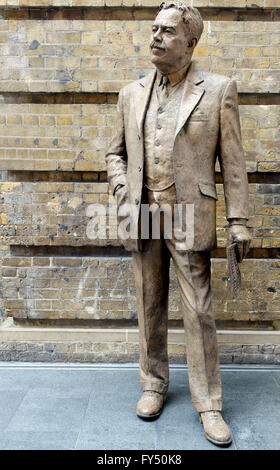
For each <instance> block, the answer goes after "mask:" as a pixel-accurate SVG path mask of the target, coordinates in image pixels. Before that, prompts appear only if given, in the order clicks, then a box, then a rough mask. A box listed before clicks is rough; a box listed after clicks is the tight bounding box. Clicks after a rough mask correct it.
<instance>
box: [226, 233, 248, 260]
mask: <svg viewBox="0 0 280 470" xmlns="http://www.w3.org/2000/svg"><path fill="white" fill-rule="evenodd" d="M228 238H229V243H233V242H237V255H238V258H239V259H238V262H239V263H241V261H242V260H243V259H244V258H245V257H246V256H247V254H248V252H249V247H250V242H251V239H252V237H251V235H250V232H249V230H248V229H247V227H246V226H245V225H231V226H230V227H229V232H228Z"/></svg>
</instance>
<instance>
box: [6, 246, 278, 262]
mask: <svg viewBox="0 0 280 470" xmlns="http://www.w3.org/2000/svg"><path fill="white" fill-rule="evenodd" d="M10 253H11V256H25V257H33V256H36V257H37V256H66V257H97V256H98V257H120V256H124V257H127V258H130V257H131V253H129V252H127V251H125V249H124V248H121V247H120V246H110V245H108V246H104V247H103V246H92V245H88V246H86V245H85V246H49V245H42V246H34V245H27V246H23V245H10ZM211 257H212V258H214V259H215V258H218V259H221V258H226V249H225V248H216V250H213V251H212V253H211ZM247 258H257V259H266V258H269V259H279V258H280V247H279V248H252V249H251V250H250V251H249V255H248V256H247Z"/></svg>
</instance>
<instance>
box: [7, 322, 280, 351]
mask: <svg viewBox="0 0 280 470" xmlns="http://www.w3.org/2000/svg"><path fill="white" fill-rule="evenodd" d="M217 338H218V342H219V344H224V345H225V344H235V345H263V344H274V345H280V331H249V330H243V331H242V330H238V331H237V330H217ZM3 341H18V342H22V341H24V342H25V341H34V342H42V341H43V342H50V341H59V342H68V341H75V342H80V341H91V342H92V343H101V342H103V343H107V342H112V343H116V342H125V343H138V328H133V327H131V328H65V327H64V328H63V327H61V328H48V327H42V328H39V327H22V326H15V325H14V324H13V321H12V319H10V318H9V319H7V320H6V321H4V322H3V323H2V325H1V326H0V342H3ZM184 341H185V339H184V330H183V329H182V328H169V330H168V344H183V343H184Z"/></svg>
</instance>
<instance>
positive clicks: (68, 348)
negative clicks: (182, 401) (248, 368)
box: [0, 341, 280, 365]
mask: <svg viewBox="0 0 280 470" xmlns="http://www.w3.org/2000/svg"><path fill="white" fill-rule="evenodd" d="M178 346H179V347H180V349H182V352H175V351H173V352H172V351H171V352H170V353H169V362H170V364H185V363H186V356H185V353H184V351H183V349H184V345H177V347H178ZM229 346H230V347H226V348H225V347H223V345H220V346H219V348H220V363H221V364H279V365H280V351H279V346H277V345H266V346H269V347H270V349H271V352H270V353H265V352H262V351H261V348H262V345H260V346H258V347H257V348H258V350H257V351H256V352H252V353H248V352H247V346H246V345H240V346H239V348H238V349H235V348H234V347H233V348H232V351H230V349H231V346H235V345H229ZM102 349H104V350H103V351H102ZM131 349H134V351H133V350H131ZM137 349H138V344H136V343H135V344H134V345H133V348H132V344H131V343H122V344H121V348H120V345H116V344H114V343H110V344H108V343H104V344H103V345H102V347H101V349H100V344H99V343H97V344H95V343H92V344H91V345H90V347H89V344H88V343H80V342H79V343H66V342H56V343H48V342H12V341H9V342H2V343H0V361H19V362H21V361H22V362H80V363H131V362H138V351H137ZM171 349H172V348H171Z"/></svg>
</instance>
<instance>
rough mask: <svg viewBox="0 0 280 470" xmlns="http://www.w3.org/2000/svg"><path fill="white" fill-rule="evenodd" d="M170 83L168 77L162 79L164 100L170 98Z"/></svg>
mask: <svg viewBox="0 0 280 470" xmlns="http://www.w3.org/2000/svg"><path fill="white" fill-rule="evenodd" d="M168 83H169V80H168V77H166V76H163V77H162V83H161V87H160V88H161V95H162V97H163V98H167V97H168V88H167V86H168Z"/></svg>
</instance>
